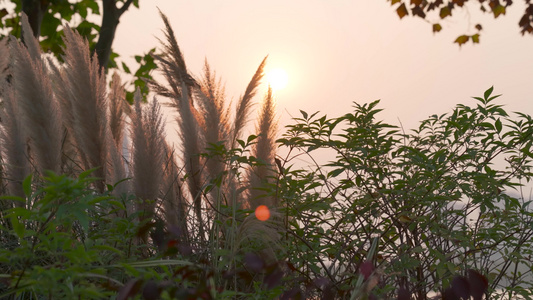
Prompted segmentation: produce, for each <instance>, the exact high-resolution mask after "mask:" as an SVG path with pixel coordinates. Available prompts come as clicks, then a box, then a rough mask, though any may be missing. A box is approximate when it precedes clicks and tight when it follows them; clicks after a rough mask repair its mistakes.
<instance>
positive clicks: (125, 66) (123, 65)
mask: <svg viewBox="0 0 533 300" xmlns="http://www.w3.org/2000/svg"><path fill="white" fill-rule="evenodd" d="M122 69H124V72H126V73H128V74H131V71H130V68H128V65H126V64H125V63H124V62H122Z"/></svg>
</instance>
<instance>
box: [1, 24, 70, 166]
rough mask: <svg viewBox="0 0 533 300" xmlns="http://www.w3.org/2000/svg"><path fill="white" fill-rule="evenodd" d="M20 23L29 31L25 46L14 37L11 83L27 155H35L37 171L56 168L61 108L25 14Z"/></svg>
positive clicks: (58, 164)
mask: <svg viewBox="0 0 533 300" xmlns="http://www.w3.org/2000/svg"><path fill="white" fill-rule="evenodd" d="M22 26H23V28H24V30H23V31H24V32H26V34H27V35H28V36H27V38H26V44H27V45H28V48H26V47H24V46H23V45H22V44H21V43H20V42H18V41H16V40H14V39H13V40H12V41H11V56H12V58H13V59H14V63H13V65H14V67H13V77H14V79H13V84H14V87H15V90H16V93H15V94H16V95H17V97H18V100H17V103H18V106H19V108H18V109H19V111H20V113H21V115H22V119H23V122H22V123H23V130H24V132H25V133H26V135H27V136H28V138H29V145H30V149H31V152H30V155H31V156H32V157H33V158H34V161H35V164H36V168H37V171H38V172H40V173H41V174H42V173H43V171H44V170H51V171H54V172H58V171H59V170H60V166H61V116H60V110H59V106H58V104H57V102H56V100H55V98H54V94H53V91H52V85H51V83H50V79H49V76H48V74H47V72H46V68H45V65H44V64H43V60H42V59H41V55H40V48H39V47H38V42H37V40H36V39H35V38H34V37H33V36H32V35H31V28H30V26H29V24H28V21H27V18H26V17H25V16H23V18H22Z"/></svg>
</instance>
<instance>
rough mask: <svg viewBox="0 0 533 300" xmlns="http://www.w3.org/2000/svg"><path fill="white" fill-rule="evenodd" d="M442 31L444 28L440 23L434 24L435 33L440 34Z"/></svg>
mask: <svg viewBox="0 0 533 300" xmlns="http://www.w3.org/2000/svg"><path fill="white" fill-rule="evenodd" d="M441 30H442V26H440V24H439V23H436V24H433V32H439V31H441Z"/></svg>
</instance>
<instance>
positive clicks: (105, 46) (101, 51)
mask: <svg viewBox="0 0 533 300" xmlns="http://www.w3.org/2000/svg"><path fill="white" fill-rule="evenodd" d="M103 10H104V15H103V17H102V26H101V27H100V36H99V37H98V42H97V43H96V46H95V48H94V51H95V52H96V55H98V62H99V63H100V67H101V68H106V69H107V64H108V63H109V56H110V55H111V45H113V40H114V39H115V32H116V31H117V26H118V23H119V18H120V14H119V10H118V9H117V6H116V4H115V0H103Z"/></svg>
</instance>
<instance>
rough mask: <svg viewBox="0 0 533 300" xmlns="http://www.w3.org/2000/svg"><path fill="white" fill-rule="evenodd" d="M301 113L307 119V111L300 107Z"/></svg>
mask: <svg viewBox="0 0 533 300" xmlns="http://www.w3.org/2000/svg"><path fill="white" fill-rule="evenodd" d="M300 113H301V114H302V116H303V117H304V119H306V120H307V116H308V115H307V113H306V112H305V111H303V110H301V109H300Z"/></svg>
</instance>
